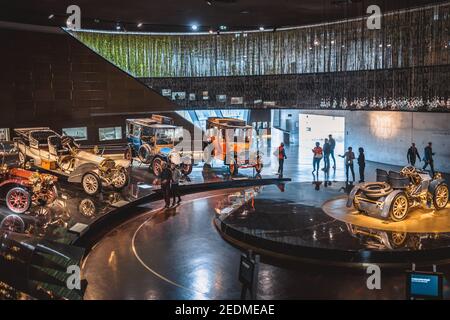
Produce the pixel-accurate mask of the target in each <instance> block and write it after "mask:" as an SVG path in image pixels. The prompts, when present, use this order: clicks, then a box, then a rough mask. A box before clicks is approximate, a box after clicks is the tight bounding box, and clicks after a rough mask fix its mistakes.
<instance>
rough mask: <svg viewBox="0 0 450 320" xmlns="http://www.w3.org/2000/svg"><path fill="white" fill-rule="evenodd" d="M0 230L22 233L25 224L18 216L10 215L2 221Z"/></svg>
mask: <svg viewBox="0 0 450 320" xmlns="http://www.w3.org/2000/svg"><path fill="white" fill-rule="evenodd" d="M0 229H1V230H5V231H11V232H16V233H23V232H24V231H25V222H24V221H23V219H22V218H21V217H19V216H18V215H15V214H10V215H9V216H7V217H5V218H4V219H3V220H2V222H1V223H0Z"/></svg>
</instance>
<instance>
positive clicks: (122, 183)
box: [113, 169, 128, 190]
mask: <svg viewBox="0 0 450 320" xmlns="http://www.w3.org/2000/svg"><path fill="white" fill-rule="evenodd" d="M127 184H128V174H127V172H126V171H125V170H124V169H121V170H120V171H119V172H118V173H117V176H116V177H115V179H114V182H113V186H114V188H115V189H116V190H122V189H123V188H125V187H126V185H127Z"/></svg>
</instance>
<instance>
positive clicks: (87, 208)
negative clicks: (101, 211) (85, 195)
mask: <svg viewBox="0 0 450 320" xmlns="http://www.w3.org/2000/svg"><path fill="white" fill-rule="evenodd" d="M78 211H80V213H81V214H82V215H83V216H85V217H87V218H92V217H94V216H95V214H96V213H97V207H96V206H95V203H94V201H92V200H91V199H83V200H81V202H80V205H79V206H78Z"/></svg>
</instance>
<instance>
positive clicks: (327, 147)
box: [322, 139, 331, 171]
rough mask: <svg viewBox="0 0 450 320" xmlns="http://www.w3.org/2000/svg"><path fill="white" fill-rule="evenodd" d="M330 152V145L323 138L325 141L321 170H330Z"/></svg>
mask: <svg viewBox="0 0 450 320" xmlns="http://www.w3.org/2000/svg"><path fill="white" fill-rule="evenodd" d="M330 153H331V146H330V142H329V140H328V139H325V143H324V144H323V162H324V164H323V168H322V170H323V171H329V170H330Z"/></svg>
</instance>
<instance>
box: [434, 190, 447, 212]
mask: <svg viewBox="0 0 450 320" xmlns="http://www.w3.org/2000/svg"><path fill="white" fill-rule="evenodd" d="M448 196H449V192H448V186H447V185H446V184H445V183H442V184H440V185H439V186H438V187H437V188H436V190H435V191H434V194H433V205H434V208H435V209H436V210H442V209H444V208H445V207H446V206H447V204H448Z"/></svg>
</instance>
